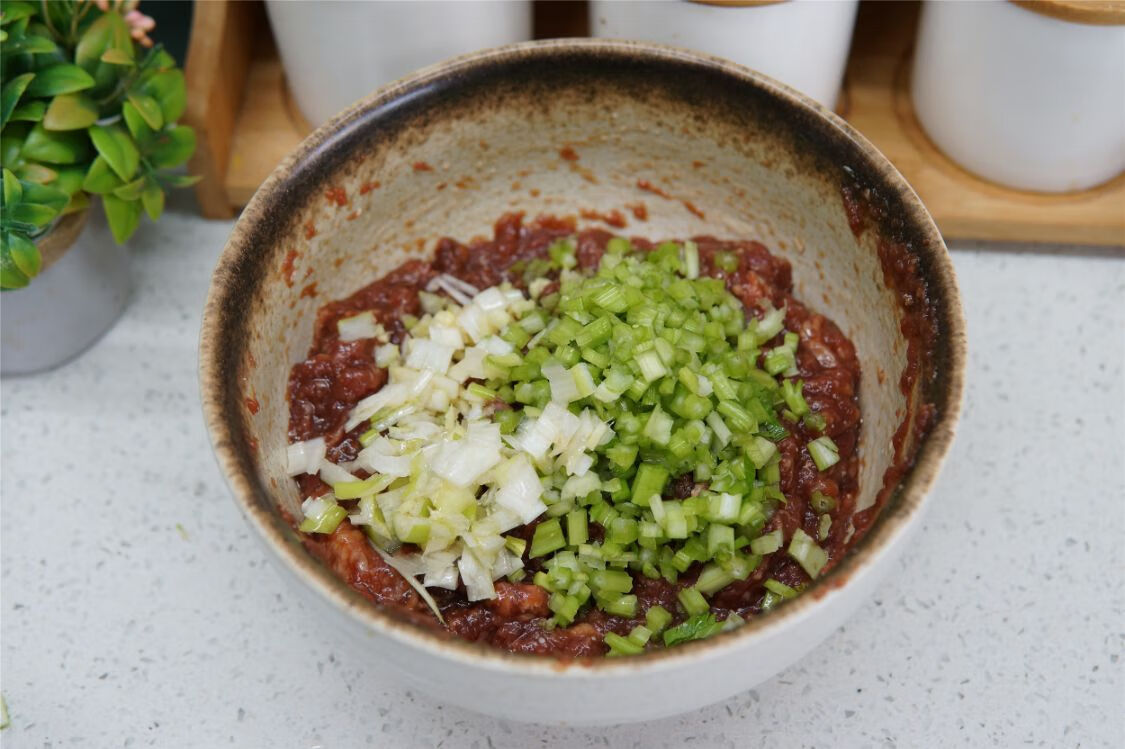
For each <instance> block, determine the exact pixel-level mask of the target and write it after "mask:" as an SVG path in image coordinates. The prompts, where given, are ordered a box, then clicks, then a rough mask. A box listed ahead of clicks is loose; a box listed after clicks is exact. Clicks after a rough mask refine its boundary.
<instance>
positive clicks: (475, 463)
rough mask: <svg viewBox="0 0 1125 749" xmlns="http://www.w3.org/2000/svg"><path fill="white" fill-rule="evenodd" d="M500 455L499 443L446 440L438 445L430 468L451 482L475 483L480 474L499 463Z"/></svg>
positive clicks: (465, 484) (459, 483)
mask: <svg viewBox="0 0 1125 749" xmlns="http://www.w3.org/2000/svg"><path fill="white" fill-rule="evenodd" d="M497 438H499V432H497ZM497 442H499V439H497ZM500 457H501V456H500V445H499V444H497V445H496V446H491V445H483V444H477V443H474V442H472V441H470V440H468V439H463V440H446V441H443V442H442V443H441V445H440V446H439V447H438V449H437V452H436V453H435V455H434V457H433V458H432V461H431V465H430V469H431V470H432V471H433V472H434V473H436V474H437V475H438V476H441V477H442V478H443V479H445V480H446V481H448V482H450V483H452V484H456V485H457V486H469V485H470V484H473V483H476V480H477V479H478V478H479V477H480V476H481V474H483V473H484V472H485V471H487V470H488V469H490V468H492V467H493V466H494V465H496V464H497V463H499V462H500Z"/></svg>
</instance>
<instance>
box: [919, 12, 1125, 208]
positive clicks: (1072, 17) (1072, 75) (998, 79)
mask: <svg viewBox="0 0 1125 749" xmlns="http://www.w3.org/2000/svg"><path fill="white" fill-rule="evenodd" d="M912 96H913V99H914V109H915V112H916V113H917V116H918V120H919V122H920V123H921V125H922V127H923V129H924V130H925V131H926V134H927V135H929V137H930V138H931V139H932V140H933V142H934V144H935V145H937V147H938V148H939V149H941V150H942V151H943V152H945V153H946V154H947V155H948V156H949V157H950V158H951V159H953V160H954V161H955V162H957V163H958V164H960V165H961V166H962V167H964V168H965V169H967V170H969V171H970V172H973V173H975V174H977V175H979V176H981V177H984V178H985V179H989V180H992V181H994V182H998V183H1000V184H1003V185H1007V186H1009V187H1015V188H1020V189H1025V190H1036V191H1042V192H1067V191H1071V190H1082V189H1085V188H1089V187H1093V186H1095V185H1098V184H1100V183H1102V182H1105V181H1107V180H1110V179H1112V178H1113V177H1115V176H1116V175H1117V174H1120V173H1121V172H1122V170H1125V5H1123V4H1120V3H1118V4H1117V7H1116V8H1114V7H1113V4H1105V3H1102V4H1097V3H1090V4H1087V5H1086V6H1082V5H1081V4H1076V3H1070V2H1050V1H1042V0H1041V1H1040V2H1037V3H1028V4H1023V3H1020V4H1017V3H1012V2H997V1H995V0H993V1H992V2H974V3H960V2H927V3H926V4H925V7H924V9H923V12H922V19H921V25H920V27H919V31H918V43H917V48H916V51H915V58H914V76H913V83H912Z"/></svg>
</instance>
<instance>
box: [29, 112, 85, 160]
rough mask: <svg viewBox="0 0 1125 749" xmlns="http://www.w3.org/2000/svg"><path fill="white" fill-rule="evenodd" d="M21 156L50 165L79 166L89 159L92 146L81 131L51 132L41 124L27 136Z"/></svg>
mask: <svg viewBox="0 0 1125 749" xmlns="http://www.w3.org/2000/svg"><path fill="white" fill-rule="evenodd" d="M20 155H21V156H22V157H23V158H25V159H31V160H33V161H43V162H46V163H48V164H77V163H79V162H82V161H85V160H86V159H87V158H88V157H89V155H90V144H89V141H88V140H87V138H86V134H85V133H83V132H82V131H80V130H68V131H62V132H58V131H50V130H46V129H44V127H43V123H42V122H40V123H37V124H36V125H35V127H33V128H32V129H31V132H30V133H28V134H27V139H26V140H25V141H24V144H23V149H22V151H21V152H20Z"/></svg>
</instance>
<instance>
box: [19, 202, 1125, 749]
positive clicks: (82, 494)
mask: <svg viewBox="0 0 1125 749" xmlns="http://www.w3.org/2000/svg"><path fill="white" fill-rule="evenodd" d="M230 228H231V223H230V222H214V221H205V220H203V219H200V218H198V217H196V216H194V215H192V213H191V212H190V210H189V208H188V207H185V206H183V205H181V206H179V207H178V208H177V207H176V206H173V210H172V211H171V212H170V213H169V214H168V215H166V216H165V218H164V219H163V220H162V221H161V222H160V223H159V224H158V225H152V224H149V223H147V222H146V223H145V225H144V226H143V227H142V229H141V230H140V231H139V232H138V234H137V235H136V237H135V238H134V240H133V242H132V245H133V247H134V249H135V251H134V253H133V267H132V272H133V282H134V283H133V298H132V299H131V302H130V304H129V307H128V309H127V310H126V312H125V314H124V316H123V317H122V319H121V320H120V321H119V322H118V323H117V325H116V326H115V327H114V328H113V329H112V330H111V331H110V332H109V333H108V334H107V335H106V336H105V337H104V338H102V339H101V340H100V341H99V342H98V343H97V344H96V345H95V346H94V347H93V348H91V349H90V350H89V351H87V352H86V353H84V354H83V355H81V356H80V357H79V358H78V359H76V360H74V361H72V362H71V363H69V364H67V365H65V366H64V367H62V368H60V369H58V370H56V371H53V372H51V373H48V374H44V375H39V376H35V377H32V378H17V379H5V380H3V382H2V385H0V399H2V400H0V407H2V411H0V417H2V421H0V443H2V455H3V462H2V487H0V490H2V496H3V502H2V509H0V532H2V538H0V542H2V565H3V567H2V577H0V586H2V587H0V594H2V598H0V637H2V648H3V649H2V661H0V666H2V671H0V686H2V689H3V694H4V697H5V698H6V701H7V704H8V708H9V711H10V715H11V725H10V727H9V728H7V729H6V730H4V731H3V733H2V734H0V740H2V741H3V744H4V746H5V747H10V748H11V749H23V748H24V747H71V746H75V747H77V746H82V747H142V746H156V747H218V746H235V747H301V748H312V747H361V746H372V747H388V748H394V749H402V748H410V747H479V748H481V749H496V748H499V747H513V748H519V749H523V748H525V747H538V746H560V747H599V746H607V747H614V749H617V748H618V747H621V748H624V747H645V748H649V747H683V746H696V747H728V746H729V747H744V746H750V745H753V746H758V745H761V746H783V747H806V746H807V747H813V746H816V747H895V746H898V747H922V746H942V747H948V746H968V747H984V746H1001V747H1011V746H1017V745H1019V746H1022V745H1025V744H1026V745H1034V746H1049V747H1079V746H1081V747H1100V746H1106V747H1108V746H1123V745H1125V711H1123V710H1122V708H1123V707H1125V676H1123V667H1125V664H1123V663H1122V662H1121V658H1122V653H1123V650H1125V634H1123V632H1125V600H1123V599H1125V558H1123V554H1122V548H1123V544H1122V541H1123V540H1125V392H1123V390H1125V388H1123V372H1125V369H1123V365H1125V256H1123V255H1121V254H1114V252H1113V251H1096V250H1083V249H1081V248H1065V247H1041V246H1037V247H1013V246H1003V247H989V248H987V249H982V248H979V247H976V246H974V245H972V244H968V243H964V242H959V243H955V244H954V245H953V258H954V263H955V265H956V267H957V271H958V274H959V278H960V283H961V291H962V294H963V297H964V304H965V312H966V315H967V318H968V328H969V342H970V344H969V348H970V351H969V371H968V378H967V381H968V388H967V395H966V400H965V409H964V415H963V417H962V421H961V425H960V428H959V436H958V439H957V442H956V444H955V446H954V448H953V451H952V454H951V455H950V456H949V459H948V460H947V462H946V465H945V468H944V471H943V473H942V475H941V478H940V480H939V481H938V483H937V486H936V488H935V489H934V495H935V496H934V498H933V499H934V501H933V502H932V504H931V508H930V512H929V514H928V516H927V519H926V522H925V525H924V527H923V529H922V531H921V532H920V533H919V534H917V536H916V537H915V541H914V542H913V543H912V545H911V547H910V548H908V549H907V550H906V552H905V554H904V555H903V557H902V560H901V562H900V563H899V564H898V567H897V569H896V570H894V571H893V572H892V574H891V575H890V576H889V579H887V580H886V582H885V583H884V584H883V585H882V586H881V587H880V588H879V590H878V592H877V594H876V595H875V597H874V598H873V599H871V600H870V601H868V602H867V603H866V604H864V605H863V606H862V607H861V609H860V610H859V612H858V613H857V614H856V615H855V616H854V617H852V618H851V619H850V620H849V621H848V622H847V623H846V625H845V626H844V627H842V628H841V629H840V630H839V631H838V632H836V633H835V634H834V635H832V636H831V637H830V638H829V639H828V640H827V641H825V642H824V643H823V644H822V645H820V646H819V647H817V648H816V649H815V650H813V652H812V653H810V654H809V655H808V656H807V657H805V658H804V659H803V660H801V661H799V662H798V663H797V664H796V665H794V666H792V667H791V668H789V669H787V670H786V671H783V672H782V673H780V674H778V675H777V676H776V677H774V678H773V679H770V680H769V681H767V682H765V683H763V684H761V685H759V686H758V687H756V688H755V689H752V690H750V691H748V692H746V693H744V694H740V695H738V696H736V697H734V698H732V699H730V700H728V701H726V702H723V703H720V704H718V705H714V706H712V707H709V708H706V709H703V710H699V711H697V712H695V713H691V714H688V715H684V716H680V717H675V718H670V719H666V720H661V721H655V722H650V723H647V724H641V725H626V726H615V727H608V728H597V729H569V728H546V727H542V726H534V725H523V724H518V723H511V722H506V721H500V720H496V719H492V718H487V717H483V716H480V715H476V714H473V713H469V712H465V711H463V710H460V709H458V708H453V707H449V706H443V705H439V704H435V703H433V702H431V701H430V700H429V699H428V698H426V697H425V696H423V695H419V694H415V693H412V692H410V691H407V690H405V689H403V688H402V687H400V686H399V685H398V684H396V683H395V682H394V681H393V680H392V679H391V678H390V677H389V676H388V675H384V674H380V673H371V672H369V671H361V670H360V669H359V668H358V667H356V666H354V665H353V663H352V659H351V658H350V657H349V654H348V652H347V651H346V650H343V649H341V648H340V646H339V645H338V644H337V643H336V642H334V641H333V639H332V638H331V636H329V635H328V634H327V633H325V632H324V631H322V630H321V629H320V625H319V623H318V621H319V620H318V618H317V617H316V616H314V615H313V613H312V612H311V611H309V610H307V609H306V608H305V606H304V605H303V604H302V603H301V602H300V601H298V600H295V599H293V598H291V597H290V595H289V594H288V593H287V591H286V586H285V585H284V584H283V582H282V579H281V578H280V576H279V575H278V574H277V573H276V572H275V570H274V569H273V568H272V566H271V563H270V562H269V561H268V560H267V559H266V556H265V553H264V551H263V549H262V548H261V547H260V545H259V544H258V543H257V542H256V541H255V540H254V539H253V538H251V537H250V535H249V533H248V531H247V528H246V526H245V524H244V523H243V521H242V518H241V517H240V516H239V513H238V511H237V510H236V508H235V505H234V503H233V502H232V501H231V499H230V497H229V496H228V494H227V489H226V486H225V484H224V483H223V480H222V478H221V477H220V475H219V471H218V468H217V467H216V464H215V461H214V460H213V458H212V454H211V451H210V448H209V447H208V441H207V438H206V435H205V433H204V428H203V423H202V417H201V415H200V409H199V398H198V386H197V381H196V344H197V339H198V333H199V318H200V312H201V309H202V306H203V299H204V294H205V292H206V288H207V282H208V278H209V275H210V272H211V268H212V266H213V264H214V262H215V259H216V258H217V256H218V253H219V250H220V249H221V247H222V245H223V243H224V241H225V239H226V236H227V234H228V232H229V231H230Z"/></svg>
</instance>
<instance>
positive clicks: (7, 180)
mask: <svg viewBox="0 0 1125 749" xmlns="http://www.w3.org/2000/svg"><path fill="white" fill-rule="evenodd" d="M22 199H23V188H22V187H20V180H19V177H17V176H16V175H15V174H13V173H12V170H11V169H5V170H4V203H5V204H7V205H12V204H13V203H18V202H20V200H22Z"/></svg>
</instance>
